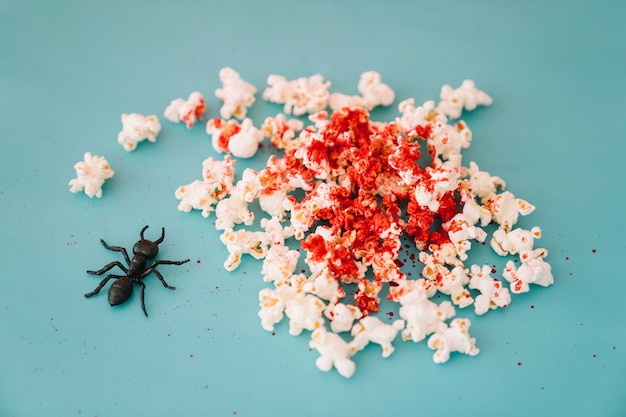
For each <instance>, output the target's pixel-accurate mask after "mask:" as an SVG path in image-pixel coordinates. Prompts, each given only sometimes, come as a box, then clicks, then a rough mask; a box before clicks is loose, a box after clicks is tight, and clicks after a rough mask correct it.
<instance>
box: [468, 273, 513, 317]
mask: <svg viewBox="0 0 626 417" xmlns="http://www.w3.org/2000/svg"><path fill="white" fill-rule="evenodd" d="M471 275H472V277H471V278H470V280H469V288H471V289H473V290H478V291H480V295H478V296H477V297H476V299H475V300H474V312H475V313H476V314H478V315H483V314H485V313H486V312H487V311H488V310H489V309H496V308H498V307H500V308H506V307H508V305H509V304H511V294H510V292H509V289H508V288H506V287H504V286H503V285H502V282H500V281H499V280H497V279H495V278H493V277H492V276H491V267H490V266H489V265H483V266H482V267H480V266H479V265H472V267H471Z"/></svg>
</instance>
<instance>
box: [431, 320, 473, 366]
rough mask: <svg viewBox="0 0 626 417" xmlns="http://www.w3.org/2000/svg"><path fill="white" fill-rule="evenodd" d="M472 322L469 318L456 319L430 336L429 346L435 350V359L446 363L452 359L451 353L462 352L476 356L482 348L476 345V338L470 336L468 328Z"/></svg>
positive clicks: (436, 361) (437, 361)
mask: <svg viewBox="0 0 626 417" xmlns="http://www.w3.org/2000/svg"><path fill="white" fill-rule="evenodd" d="M470 325H471V322H470V321H469V320H468V319H458V318H457V319H454V320H452V322H450V326H446V327H445V328H444V329H440V330H438V331H437V332H435V333H434V334H433V335H432V336H430V337H429V338H428V347H429V348H431V349H434V350H435V353H434V354H433V361H434V362H435V363H445V362H448V359H450V353H452V352H460V353H464V354H466V355H470V356H476V355H478V353H479V352H480V349H478V348H477V347H476V339H475V338H473V337H470V335H469V332H468V329H469V328H470Z"/></svg>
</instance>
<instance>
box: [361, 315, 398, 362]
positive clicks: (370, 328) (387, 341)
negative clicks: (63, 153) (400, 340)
mask: <svg viewBox="0 0 626 417" xmlns="http://www.w3.org/2000/svg"><path fill="white" fill-rule="evenodd" d="M403 328H404V320H395V321H394V322H393V324H385V323H383V322H382V321H381V320H380V319H379V318H378V317H374V316H367V317H363V318H362V319H361V320H359V321H358V322H357V324H356V325H355V326H354V327H353V328H352V337H354V339H353V340H352V342H351V343H350V347H351V349H352V350H353V351H354V352H356V351H359V350H363V349H364V348H365V346H367V345H368V344H369V343H370V342H374V343H376V344H378V345H380V347H381V348H382V349H383V351H382V356H383V358H388V357H389V356H390V355H391V354H392V353H393V351H394V350H395V348H394V347H393V346H392V344H391V342H393V340H394V339H395V338H396V335H397V334H398V331H400V330H402V329H403Z"/></svg>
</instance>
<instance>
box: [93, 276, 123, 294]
mask: <svg viewBox="0 0 626 417" xmlns="http://www.w3.org/2000/svg"><path fill="white" fill-rule="evenodd" d="M122 277H124V275H113V274H111V275H107V276H106V277H105V278H104V279H103V280H102V281H100V284H98V286H97V287H96V289H95V290H93V291H92V292H89V293H87V294H85V297H87V298H89V297H92V296H94V295H96V294H98V293H99V292H100V290H101V289H102V287H104V286H105V285H106V283H107V282H109V280H110V279H111V278H122Z"/></svg>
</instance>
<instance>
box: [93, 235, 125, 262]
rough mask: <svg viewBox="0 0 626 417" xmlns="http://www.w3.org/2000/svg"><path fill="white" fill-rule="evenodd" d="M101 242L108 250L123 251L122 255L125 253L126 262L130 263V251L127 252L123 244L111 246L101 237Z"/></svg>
mask: <svg viewBox="0 0 626 417" xmlns="http://www.w3.org/2000/svg"><path fill="white" fill-rule="evenodd" d="M100 243H102V246H104V247H105V248H107V249H108V250H112V251H114V252H122V255H124V259H126V263H128V265H130V258H129V257H128V252H126V249H125V248H123V247H121V246H110V245H108V244H107V243H106V242H105V241H104V240H103V239H100Z"/></svg>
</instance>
